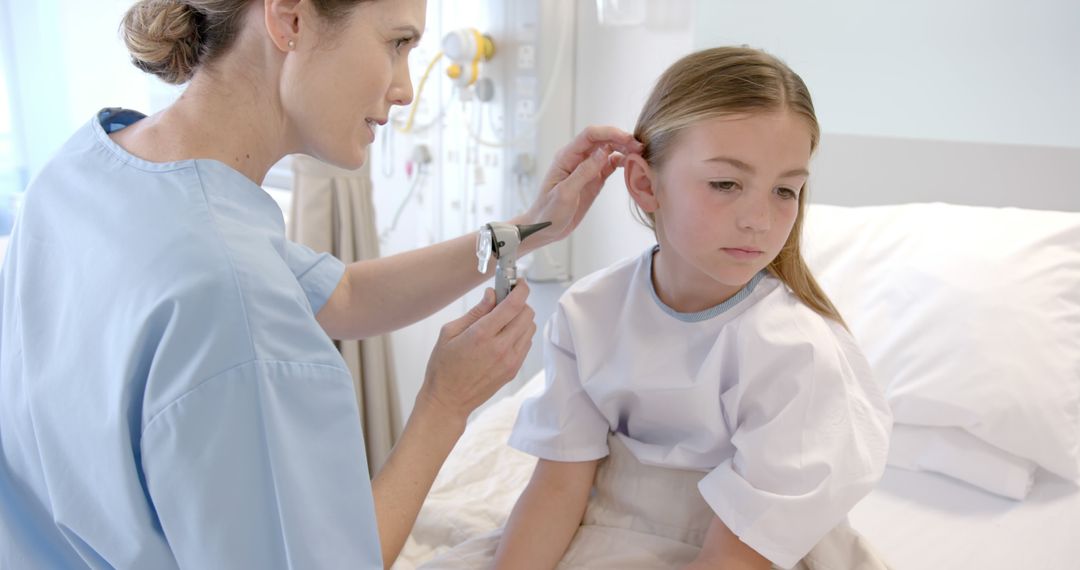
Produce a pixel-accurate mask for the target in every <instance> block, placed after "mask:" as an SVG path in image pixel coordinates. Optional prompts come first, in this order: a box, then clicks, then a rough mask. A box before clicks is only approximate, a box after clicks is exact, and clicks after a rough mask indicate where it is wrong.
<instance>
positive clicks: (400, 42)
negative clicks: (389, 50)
mask: <svg viewBox="0 0 1080 570" xmlns="http://www.w3.org/2000/svg"><path fill="white" fill-rule="evenodd" d="M412 40H413V39H412V38H411V37H408V38H400V39H396V40H394V48H396V49H401V48H403V47H405V46H407V45H409V44H411V43H412Z"/></svg>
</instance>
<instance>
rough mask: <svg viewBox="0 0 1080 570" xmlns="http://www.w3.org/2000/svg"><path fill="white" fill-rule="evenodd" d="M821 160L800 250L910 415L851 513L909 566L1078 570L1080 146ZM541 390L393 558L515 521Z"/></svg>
mask: <svg viewBox="0 0 1080 570" xmlns="http://www.w3.org/2000/svg"><path fill="white" fill-rule="evenodd" d="M913 165H918V167H917V168H916V167H913ZM814 172H815V173H814V177H813V178H812V181H811V184H812V187H811V188H812V189H811V192H812V194H811V196H812V200H813V201H814V202H815V205H814V206H813V207H812V208H811V210H810V211H809V212H808V217H807V225H806V231H805V234H804V254H805V256H806V258H807V261H808V263H809V264H810V265H811V268H812V269H813V270H814V272H815V275H816V276H817V277H818V279H819V281H820V282H821V283H822V286H823V287H824V288H825V290H826V292H827V293H828V294H829V295H830V297H831V298H832V300H833V301H834V302H835V303H836V304H837V305H838V308H839V309H840V311H841V313H842V314H843V315H844V317H845V319H846V320H847V323H848V325H849V326H850V328H851V329H852V332H853V334H855V336H856V337H857V338H858V340H859V342H860V344H861V345H862V346H863V349H864V351H865V352H866V353H867V356H868V358H869V360H870V361H871V364H872V365H873V366H874V369H875V373H876V374H877V376H878V380H879V382H880V383H881V384H882V386H883V388H884V390H885V391H886V394H887V396H888V398H889V402H890V405H891V406H892V407H893V411H894V414H895V415H896V420H897V429H896V431H894V440H893V450H892V451H891V452H890V460H889V461H890V466H889V467H888V468H887V469H886V472H885V475H884V477H883V479H882V480H881V482H880V484H879V485H878V486H877V488H876V489H875V490H874V491H873V492H872V493H871V494H870V495H869V496H867V497H866V498H865V499H864V500H863V501H862V502H861V503H859V504H858V505H857V506H856V507H855V509H854V510H853V511H852V512H851V514H850V520H851V523H852V525H853V526H854V527H855V528H856V529H857V530H859V531H860V532H861V533H862V534H863V535H865V536H866V537H867V538H868V539H869V540H870V541H871V542H872V543H873V544H874V545H875V546H876V547H877V548H878V550H879V551H880V552H881V554H882V555H883V556H884V558H885V559H886V560H887V561H888V562H889V563H890V564H891V565H892V566H893V568H895V569H896V570H930V569H934V570H936V569H949V570H963V569H969V568H970V569H972V570H975V569H977V570H1016V569H1024V570H1041V569H1046V570H1050V569H1055V570H1056V569H1064V568H1080V484H1078V481H1080V149H1066V148H1040V147H1031V146H1013V145H995V144H973V143H961V142H955V143H954V142H940V141H916V140H901V139H884V138H874V137H861V136H854V135H846V136H845V135H832V136H829V137H826V138H825V139H824V140H823V144H822V149H821V152H820V154H819V156H818V157H817V158H816V159H815V164H814ZM607 190H608V191H612V190H614V191H620V189H619V188H617V187H613V188H608V189H607ZM819 204H829V205H819ZM624 253H625V255H627V256H628V255H633V254H636V253H637V252H636V251H635V252H624ZM613 261H614V259H613ZM542 388H543V373H540V374H539V375H537V376H536V377H533V378H532V379H530V380H528V382H527V383H525V384H524V386H523V387H522V388H521V389H520V390H519V391H517V392H516V393H514V394H512V395H510V396H508V397H506V398H504V399H502V400H499V401H497V402H495V403H494V404H492V405H491V406H489V407H487V408H486V409H484V410H483V412H482V413H480V414H479V415H478V416H477V417H476V418H474V420H473V421H472V422H470V424H469V426H468V428H467V430H466V432H465V435H464V436H463V437H462V439H461V441H460V442H459V444H458V446H457V447H456V448H455V450H454V452H453V453H452V454H451V456H450V458H449V459H448V461H447V463H446V465H445V467H444V468H443V470H442V471H441V472H440V474H439V477H438V479H437V480H436V483H435V485H434V487H433V489H432V492H431V494H430V496H429V497H428V499H427V501H426V503H425V504H424V507H423V510H422V511H421V514H420V517H419V519H418V521H417V524H416V527H415V529H414V531H413V533H412V535H411V536H410V537H409V540H408V543H407V545H406V547H405V549H404V551H403V553H402V556H401V558H400V559H399V560H398V562H397V563H396V565H395V568H396V569H398V570H410V569H412V568H415V567H417V566H418V565H419V564H421V563H422V562H423V561H425V560H427V559H430V558H431V557H433V556H435V555H437V554H439V553H441V552H443V551H445V550H447V549H449V548H451V547H452V546H454V545H455V544H458V543H460V542H462V541H464V540H466V539H468V538H472V537H475V536H478V535H481V534H485V533H487V532H489V531H491V530H493V529H495V528H498V527H499V526H501V525H503V524H504V522H505V520H506V517H507V516H508V514H509V512H510V509H511V508H512V507H513V505H514V502H515V500H516V499H517V496H518V494H519V493H520V492H521V490H522V489H523V488H524V486H525V484H526V483H527V481H528V478H529V476H530V475H531V472H532V466H533V465H534V462H535V459H534V458H532V457H530V456H527V455H525V454H522V453H520V452H517V451H515V450H513V449H510V448H509V447H507V446H506V440H507V437H508V435H509V432H510V430H511V428H512V426H513V422H514V419H515V417H516V414H517V410H518V408H519V407H520V405H521V403H522V402H523V401H524V400H525V399H526V398H528V397H529V396H531V395H534V394H536V393H537V392H538V391H540V390H541V389H542Z"/></svg>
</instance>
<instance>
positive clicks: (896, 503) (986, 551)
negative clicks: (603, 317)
mask: <svg viewBox="0 0 1080 570" xmlns="http://www.w3.org/2000/svg"><path fill="white" fill-rule="evenodd" d="M542 387H543V379H542V374H541V375H538V376H536V377H534V378H532V379H531V380H530V381H529V382H528V383H527V384H526V385H525V386H524V387H523V388H522V389H521V390H520V391H519V392H517V393H516V394H513V395H511V396H509V397H506V398H504V399H502V400H500V401H499V402H496V403H495V404H493V405H492V406H490V407H489V408H487V409H485V410H484V411H483V413H481V414H479V415H478V416H477V417H476V418H475V419H474V421H472V422H470V424H469V427H468V429H467V430H466V433H465V435H464V436H463V437H462V439H461V441H460V442H459V443H458V446H457V447H456V448H455V449H454V451H453V453H452V454H451V455H450V457H449V458H448V460H447V463H446V465H445V466H444V468H443V470H442V471H441V472H440V473H439V477H438V479H437V480H436V482H435V485H434V486H433V487H432V491H431V494H430V495H429V497H428V500H427V501H426V502H425V504H424V507H423V509H422V510H421V513H420V517H419V519H418V520H417V524H416V527H415V528H414V531H413V533H412V535H411V536H410V537H409V539H408V541H407V543H406V545H405V549H404V550H403V551H402V555H401V557H400V558H399V559H398V561H397V563H396V564H395V565H394V570H412V569H414V568H416V567H417V566H418V565H419V564H420V563H422V562H423V561H425V560H428V559H430V558H431V557H433V556H435V555H438V554H439V553H441V552H443V551H445V550H447V549H449V548H450V547H452V546H454V545H456V544H458V543H459V542H461V541H463V540H465V539H468V538H471V537H474V536H479V535H481V534H484V533H487V532H489V531H491V530H493V529H495V528H498V527H499V526H502V525H503V524H504V522H505V520H506V517H507V516H508V515H509V513H510V509H511V508H513V505H514V502H515V501H516V500H517V496H518V495H519V494H520V492H521V490H522V489H523V488H524V487H525V484H526V483H527V482H528V479H529V476H530V475H531V474H532V468H533V465H535V459H534V458H532V457H530V456H527V455H525V454H523V453H520V452H518V451H516V450H513V449H510V448H509V447H508V446H507V445H506V440H507V438H508V437H509V435H510V430H511V428H512V427H513V422H514V418H515V417H516V415H517V409H518V408H519V407H520V405H521V402H522V401H524V400H525V398H526V397H528V396H529V395H531V394H535V393H537V392H538V391H539V390H540V389H542ZM850 519H851V522H852V525H853V526H854V527H855V528H856V529H858V530H859V531H860V532H861V533H862V534H863V535H865V536H866V538H867V539H868V540H869V541H870V542H871V543H872V544H873V545H874V546H875V547H876V548H877V549H878V550H879V552H881V554H882V555H883V556H884V558H885V559H886V561H887V562H888V563H889V564H890V565H891V566H892V567H893V569H894V570H968V569H970V570H1061V569H1078V570H1080V488H1078V487H1076V486H1075V485H1073V484H1072V483H1069V482H1067V481H1065V480H1063V479H1060V478H1057V477H1055V476H1053V475H1048V474H1046V473H1045V472H1040V473H1039V474H1038V475H1036V481H1035V484H1034V485H1033V487H1032V491H1031V493H1030V494H1029V495H1028V497H1027V499H1025V500H1024V501H1013V500H1011V499H1006V498H1002V497H999V496H997V495H993V494H991V493H988V492H986V491H983V490H980V489H978V488H976V487H973V486H971V485H968V484H966V483H963V482H961V481H958V480H955V479H950V478H948V477H945V476H943V475H938V474H935V473H928V472H915V471H905V470H902V469H897V468H893V467H890V468H888V470H887V471H886V474H885V477H884V478H883V479H882V481H881V483H880V484H879V485H878V487H877V489H875V490H874V492H872V493H871V494H870V495H869V496H868V497H867V498H866V499H864V500H863V501H862V502H861V503H859V504H858V505H857V506H856V507H855V509H854V510H853V511H852V513H851V516H850Z"/></svg>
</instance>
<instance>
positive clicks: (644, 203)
mask: <svg viewBox="0 0 1080 570" xmlns="http://www.w3.org/2000/svg"><path fill="white" fill-rule="evenodd" d="M623 175H624V176H625V177H626V190H627V191H628V192H630V197H631V198H633V199H634V203H636V204H637V205H638V207H639V208H641V210H642V211H644V212H645V213H647V214H651V213H653V212H655V211H656V210H658V209H660V202H659V201H658V200H657V197H656V187H657V184H656V182H655V176H656V173H655V171H654V170H653V169H652V167H651V166H649V163H648V162H645V159H644V158H642V157H641V155H640V154H628V155H626V159H625V161H624V162H623Z"/></svg>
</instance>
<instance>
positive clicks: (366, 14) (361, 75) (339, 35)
mask: <svg viewBox="0 0 1080 570" xmlns="http://www.w3.org/2000/svg"><path fill="white" fill-rule="evenodd" d="M305 5H306V10H307V12H309V15H308V17H307V18H306V19H303V18H302V19H301V21H300V26H301V31H300V34H299V35H298V41H297V43H296V46H295V49H294V50H293V51H292V52H290V53H289V56H288V57H286V58H285V63H284V66H283V69H282V75H281V86H280V89H281V94H282V95H281V97H282V106H283V107H284V112H285V116H286V120H287V121H288V122H289V124H288V125H287V127H288V130H289V133H290V135H291V136H292V137H293V138H294V144H295V145H297V146H299V148H300V152H303V153H305V154H310V155H312V156H315V157H317V158H319V159H321V160H323V161H325V162H329V163H331V164H334V165H336V166H340V167H342V168H349V169H355V168H359V167H360V166H361V165H362V164H363V163H364V161H365V160H366V159H367V147H368V145H370V144H371V143H372V141H374V140H375V132H376V130H377V129H378V128H391V127H389V126H386V127H380V126H379V125H382V124H384V123H386V121H387V116H388V114H389V112H390V107H391V106H393V105H408V104H409V103H410V102H411V101H412V97H413V90H412V81H411V78H410V76H409V51H410V50H411V49H412V48H413V47H414V46H415V45H416V43H417V42H418V41H419V39H420V34H421V33H422V32H423V30H424V20H425V14H426V10H427V4H426V0H376V1H369V2H361V3H359V4H357V5H356V7H355V8H354V9H353V10H352V11H351V12H350V13H349V14H348V15H347V16H346V17H345V18H344V19H343V20H341V21H339V22H336V23H334V24H332V25H330V24H327V23H325V22H324V21H322V20H321V19H320V18H319V17H318V16H317V15H316V14H315V12H314V8H313V7H312V6H311V4H310V3H305Z"/></svg>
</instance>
